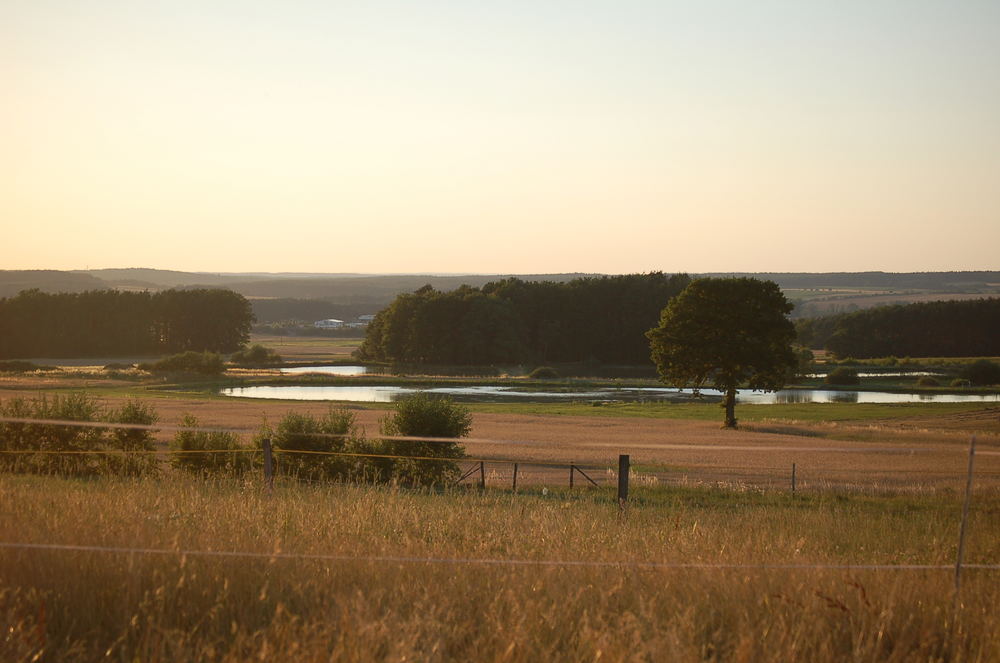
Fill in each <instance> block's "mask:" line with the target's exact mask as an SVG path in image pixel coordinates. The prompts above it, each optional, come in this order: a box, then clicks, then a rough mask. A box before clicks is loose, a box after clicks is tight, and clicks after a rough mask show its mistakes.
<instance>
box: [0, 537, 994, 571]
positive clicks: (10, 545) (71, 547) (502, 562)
mask: <svg viewBox="0 0 1000 663" xmlns="http://www.w3.org/2000/svg"><path fill="white" fill-rule="evenodd" d="M0 548H4V549H8V550H51V551H64V552H95V553H111V554H124V555H161V556H163V555H173V556H180V557H184V556H187V557H223V558H226V557H228V558H242V559H267V560H277V559H284V560H313V561H324V562H373V563H380V564H451V565H467V566H552V567H590V568H621V569H628V568H632V569H674V570H706V571H728V570H750V569H757V570H761V571H794V570H849V571H951V572H954V570H955V565H954V564H782V563H759V564H746V563H743V564H740V563H724V562H720V563H711V562H644V561H636V560H619V561H593V560H572V559H571V560H562V559H499V558H488V557H411V556H397V555H331V554H320V553H286V552H271V553H266V552H253V551H243V550H181V549H177V550H173V549H170V548H125V547H116V546H87V545H76V544H61V543H26V542H20V541H0ZM962 568H963V569H979V570H983V571H1000V564H963V565H962Z"/></svg>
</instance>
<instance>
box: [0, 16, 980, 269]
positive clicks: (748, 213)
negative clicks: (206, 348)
mask: <svg viewBox="0 0 1000 663" xmlns="http://www.w3.org/2000/svg"><path fill="white" fill-rule="evenodd" d="M0 224H2V226H0V227H2V234H0V269H86V268H104V267H153V268H162V269H177V270H188V271H212V272H221V271H231V272H237V271H253V272H262V271H273V272H279V271H292V272H360V273H382V272H392V273H400V272H435V273H449V272H451V273H557V272H601V273H609V274H612V273H629V272H645V271H652V270H662V271H666V272H677V271H687V272H715V271H719V272H725V271H741V272H743V271H746V272H773V271H811V272H821V271H866V270H884V271H938V270H965V269H991V270H997V269H1000V258H998V256H1000V251H998V248H1000V2H997V0H947V1H945V0H941V1H933V0H838V1H829V2H826V1H819V0H816V1H812V0H755V1H754V2H746V1H745V0H729V1H726V0H699V1H694V0H691V1H688V2H671V1H670V0H655V1H654V0H650V1H638V0H614V1H611V0H608V1H604V0H572V1H569V0H565V1H564V0H532V1H530V2H529V1H526V0H502V1H495V0H477V1H475V2H458V1H455V2H446V1H443V0H423V1H419V0H410V1H408V2H392V1H383V0H364V1H363V2H347V1H338V0H323V1H320V0H316V1H307V0H285V1H282V2H277V1H254V0H239V1H223V0H198V1H193V0H191V1H188V0H170V1H167V0H128V1H124V0H122V1H119V0H87V1H86V2H80V1H79V0H3V1H2V2H0Z"/></svg>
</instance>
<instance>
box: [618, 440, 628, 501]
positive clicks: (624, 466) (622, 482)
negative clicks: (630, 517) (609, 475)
mask: <svg viewBox="0 0 1000 663" xmlns="http://www.w3.org/2000/svg"><path fill="white" fill-rule="evenodd" d="M628 473H629V455H628V454H619V456H618V509H619V510H621V511H624V510H625V506H626V504H628Z"/></svg>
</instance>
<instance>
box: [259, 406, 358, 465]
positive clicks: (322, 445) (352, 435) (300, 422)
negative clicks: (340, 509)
mask: <svg viewBox="0 0 1000 663" xmlns="http://www.w3.org/2000/svg"><path fill="white" fill-rule="evenodd" d="M265 437H270V438H271V446H272V448H273V449H274V451H275V462H276V464H277V471H278V473H279V474H282V475H285V476H293V477H297V478H300V479H312V480H316V479H335V480H344V479H349V478H353V477H354V476H355V475H357V474H361V473H363V468H362V465H363V463H362V462H358V461H357V460H356V459H355V458H354V457H351V456H334V455H330V456H327V455H323V454H322V453H319V452H333V453H354V452H356V451H358V450H359V449H360V448H363V447H364V443H363V438H362V436H361V435H360V434H359V433H358V429H357V424H356V423H355V416H354V413H353V412H351V411H350V410H346V409H344V408H333V407H331V408H330V410H329V411H328V412H327V413H326V415H325V416H324V417H323V418H321V419H316V418H315V417H313V416H312V415H310V414H299V413H296V412H289V413H288V414H286V415H285V416H284V418H283V419H282V420H281V421H280V422H278V427H277V428H276V429H274V430H272V429H271V428H270V427H269V426H267V425H266V424H265V426H264V427H263V428H262V429H261V431H260V432H259V433H258V434H257V437H256V439H257V444H258V446H259V445H260V444H261V443H262V441H263V438H265Z"/></svg>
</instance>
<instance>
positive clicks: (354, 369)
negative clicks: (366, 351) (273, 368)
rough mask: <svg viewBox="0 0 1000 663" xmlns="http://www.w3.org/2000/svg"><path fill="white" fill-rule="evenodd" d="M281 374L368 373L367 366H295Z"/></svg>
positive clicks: (285, 369)
mask: <svg viewBox="0 0 1000 663" xmlns="http://www.w3.org/2000/svg"><path fill="white" fill-rule="evenodd" d="M281 372H282V373H283V374H285V375H304V374H306V373H320V374H322V375H364V374H366V373H367V372H368V367H367V366H294V367H292V368H283V369H281Z"/></svg>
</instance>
